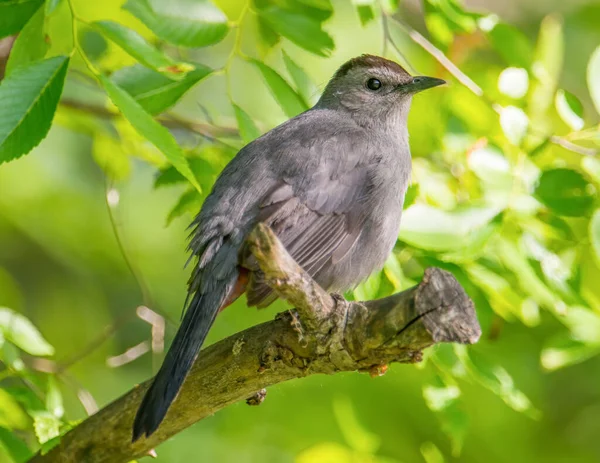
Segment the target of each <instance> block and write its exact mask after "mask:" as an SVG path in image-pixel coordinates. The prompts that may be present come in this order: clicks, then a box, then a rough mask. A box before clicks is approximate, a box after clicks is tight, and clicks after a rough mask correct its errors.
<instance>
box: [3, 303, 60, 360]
mask: <svg viewBox="0 0 600 463" xmlns="http://www.w3.org/2000/svg"><path fill="white" fill-rule="evenodd" d="M0 330H1V331H2V334H3V335H4V338H5V339H6V340H8V341H10V342H12V343H13V344H14V345H15V346H17V347H19V348H20V349H22V350H24V351H25V352H27V353H28V354H31V355H53V354H54V348H53V347H52V346H51V345H50V344H48V342H47V341H46V340H45V339H44V338H43V336H42V335H41V334H40V332H39V331H38V330H37V328H36V327H35V326H34V325H33V323H31V322H30V321H29V320H28V319H27V318H26V317H25V316H23V315H21V314H20V313H17V312H15V311H14V310H11V309H8V308H6V307H0Z"/></svg>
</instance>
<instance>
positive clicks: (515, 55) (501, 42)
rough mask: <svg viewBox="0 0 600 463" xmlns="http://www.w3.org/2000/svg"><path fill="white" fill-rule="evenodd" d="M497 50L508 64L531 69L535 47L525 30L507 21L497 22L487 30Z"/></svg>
mask: <svg viewBox="0 0 600 463" xmlns="http://www.w3.org/2000/svg"><path fill="white" fill-rule="evenodd" d="M487 35H488V38H489V40H490V42H491V43H492V46H493V47H494V48H495V49H496V51H497V52H498V53H499V54H500V56H502V58H504V60H505V61H506V63H507V64H509V65H511V66H518V67H521V68H525V69H529V68H530V67H531V62H532V61H533V47H532V46H531V42H530V41H529V39H528V38H527V36H526V35H525V34H523V32H521V31H520V30H519V29H518V28H516V27H515V26H511V25H509V24H505V23H498V24H496V25H495V26H494V27H493V28H492V29H491V30H489V31H488V32H487Z"/></svg>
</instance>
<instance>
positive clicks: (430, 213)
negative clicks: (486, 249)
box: [400, 204, 499, 251]
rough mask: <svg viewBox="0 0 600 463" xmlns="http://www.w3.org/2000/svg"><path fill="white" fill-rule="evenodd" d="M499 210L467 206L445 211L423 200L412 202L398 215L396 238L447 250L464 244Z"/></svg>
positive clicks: (421, 246)
mask: <svg viewBox="0 0 600 463" xmlns="http://www.w3.org/2000/svg"><path fill="white" fill-rule="evenodd" d="M498 213H499V211H498V210H497V209H495V208H486V207H471V208H466V209H461V210H456V211H454V212H447V211H444V210H441V209H437V208H434V207H431V206H429V205H426V204H413V205H412V206H411V207H409V208H408V209H407V210H406V211H404V215H403V217H402V226H401V227H400V239H401V240H402V241H405V242H407V243H409V244H411V245H412V246H415V247H418V248H422V249H428V250H432V251H449V250H456V249H460V248H462V247H464V246H467V245H468V244H469V243H470V242H471V241H472V240H473V239H475V238H476V234H477V233H478V232H484V228H485V226H486V225H488V224H489V223H490V222H491V221H492V220H493V218H494V217H495V216H496V215H498Z"/></svg>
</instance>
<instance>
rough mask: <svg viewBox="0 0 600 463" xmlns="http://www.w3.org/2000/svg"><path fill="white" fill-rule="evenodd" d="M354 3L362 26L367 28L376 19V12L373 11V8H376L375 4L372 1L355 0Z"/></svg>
mask: <svg viewBox="0 0 600 463" xmlns="http://www.w3.org/2000/svg"><path fill="white" fill-rule="evenodd" d="M352 3H353V4H354V6H355V7H356V12H357V13H358V18H359V19H360V24H361V26H366V25H367V24H369V23H370V22H371V21H373V20H374V19H375V12H374V11H373V7H375V6H376V5H375V2H373V1H371V0H353V2H352Z"/></svg>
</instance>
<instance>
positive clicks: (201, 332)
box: [132, 282, 231, 442]
mask: <svg viewBox="0 0 600 463" xmlns="http://www.w3.org/2000/svg"><path fill="white" fill-rule="evenodd" d="M224 283H225V282H223V284H220V285H214V286H215V287H213V288H212V289H213V290H212V291H210V292H208V293H204V294H200V292H199V291H198V292H196V293H195V294H194V296H193V297H192V301H191V302H190V305H189V307H188V309H187V311H186V313H185V316H184V317H183V322H182V323H181V326H180V327H179V330H178V331H177V334H176V335H175V339H174V340H173V344H172V345H171V348H170V349H169V352H168V353H167V356H166V358H165V361H164V362H163V364H162V366H161V367H160V370H159V371H158V374H157V375H156V377H155V378H154V382H153V383H152V385H151V386H150V389H148V391H147V392H146V395H145V396H144V399H143V400H142V403H141V404H140V408H139V409H138V411H137V414H136V416H135V421H134V423H133V439H132V441H133V442H135V441H136V440H138V439H139V438H140V437H141V436H142V435H144V434H145V435H146V436H150V434H152V433H153V432H154V431H156V429H157V428H158V426H159V425H160V423H161V422H162V420H163V419H164V417H165V415H166V414H167V410H168V409H169V407H170V406H171V403H172V402H173V400H175V397H176V396H177V393H178V392H179V389H181V385H182V384H183V381H184V380H185V378H186V376H187V374H188V372H189V370H190V368H191V367H192V364H193V363H194V360H195V359H196V357H197V356H198V352H199V351H200V348H201V347H202V344H203V343H204V340H205V339H206V335H207V334H208V331H209V329H210V327H211V326H212V324H213V323H214V321H215V318H216V316H217V313H218V312H219V308H220V307H221V305H222V304H223V301H224V300H225V298H226V297H227V294H228V293H229V290H230V289H231V287H230V285H227V284H224Z"/></svg>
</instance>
